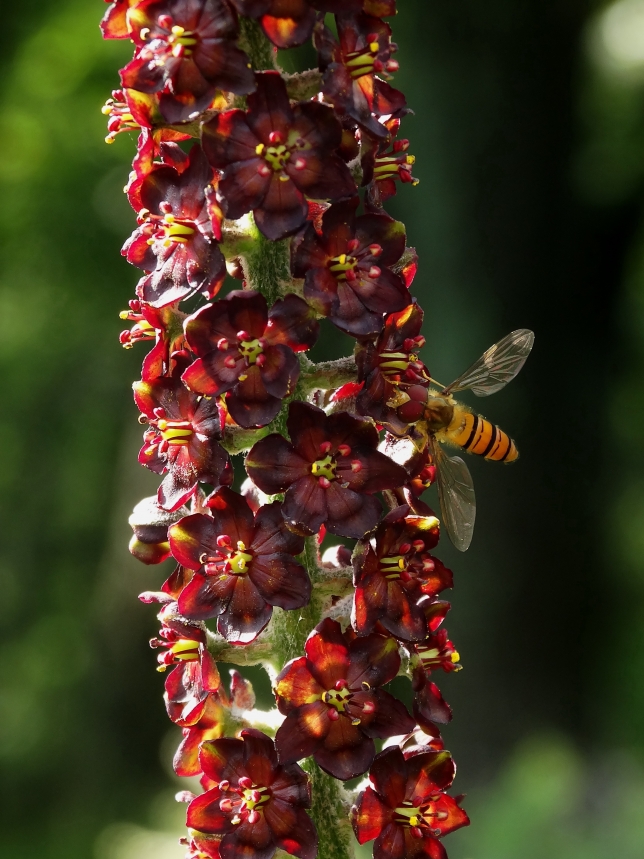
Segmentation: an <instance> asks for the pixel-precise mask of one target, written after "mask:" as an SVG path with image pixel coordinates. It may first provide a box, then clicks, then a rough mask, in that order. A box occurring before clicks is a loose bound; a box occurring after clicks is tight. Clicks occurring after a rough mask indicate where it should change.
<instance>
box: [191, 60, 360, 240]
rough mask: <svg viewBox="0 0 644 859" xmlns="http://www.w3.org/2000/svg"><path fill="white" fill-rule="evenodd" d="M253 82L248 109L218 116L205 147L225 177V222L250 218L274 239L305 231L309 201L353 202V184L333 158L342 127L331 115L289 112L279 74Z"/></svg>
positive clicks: (304, 105) (318, 108)
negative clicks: (255, 88) (243, 217)
mask: <svg viewBox="0 0 644 859" xmlns="http://www.w3.org/2000/svg"><path fill="white" fill-rule="evenodd" d="M256 77H257V91H256V92H255V93H253V94H252V95H250V96H249V97H248V110H247V111H246V112H244V111H241V110H231V111H227V112H225V113H220V114H217V115H215V116H214V117H213V118H212V119H210V120H209V121H208V122H205V123H204V125H203V135H202V142H203V147H204V151H205V153H206V155H207V156H208V158H209V160H210V163H211V164H212V165H213V167H216V168H217V169H218V170H222V171H223V175H222V179H221V181H220V183H219V194H220V196H221V198H222V205H223V209H224V211H225V213H226V216H227V217H228V218H232V219H233V220H234V219H236V218H240V217H241V216H242V215H244V214H246V212H249V211H252V212H253V214H254V217H255V222H256V224H257V226H258V227H259V229H260V230H261V231H262V233H263V234H264V235H265V236H266V237H267V238H269V239H272V240H277V239H281V238H284V236H287V235H290V234H291V233H293V232H295V230H297V229H298V228H299V227H301V226H302V224H304V222H305V221H306V218H307V215H308V211H309V208H308V204H307V199H311V198H312V199H317V200H339V199H343V198H345V197H350V196H351V195H352V194H354V193H355V182H354V181H353V179H352V177H351V173H350V171H349V168H348V167H347V165H346V164H345V163H344V161H342V159H341V158H340V157H339V156H338V155H337V154H336V150H337V149H338V147H339V146H340V143H341V140H342V128H341V126H340V123H339V122H338V120H337V119H336V118H335V116H334V114H333V110H332V109H331V108H330V107H327V106H326V105H323V104H320V103H319V102H316V101H304V102H298V103H297V104H295V105H293V107H291V105H290V102H289V99H288V95H287V92H286V85H285V83H284V81H283V80H282V78H281V77H280V75H279V74H278V73H277V72H263V73H262V74H258V75H257V76H256Z"/></svg>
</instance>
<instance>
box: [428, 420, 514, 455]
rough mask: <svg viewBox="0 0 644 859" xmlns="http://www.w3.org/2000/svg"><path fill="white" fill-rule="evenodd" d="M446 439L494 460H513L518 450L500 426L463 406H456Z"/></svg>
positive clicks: (469, 451) (470, 451)
mask: <svg viewBox="0 0 644 859" xmlns="http://www.w3.org/2000/svg"><path fill="white" fill-rule="evenodd" d="M445 438H446V440H448V441H450V442H452V444H456V445H458V446H459V447H462V448H463V450H466V451H468V453H475V454H477V455H478V456H483V457H484V458H485V459H490V460H493V461H494V462H514V461H515V460H516V459H518V458H519V451H518V450H517V448H516V445H515V443H514V442H513V441H512V439H511V438H510V436H509V435H508V434H507V433H506V432H504V431H503V430H502V429H501V428H500V427H498V426H495V424H493V423H491V422H490V421H488V420H486V419H485V418H483V417H481V416H480V415H476V414H473V413H472V412H469V411H466V410H465V409H463V408H457V413H456V414H455V415H454V420H453V421H452V423H451V425H450V427H449V428H448V429H447V430H446V432H445Z"/></svg>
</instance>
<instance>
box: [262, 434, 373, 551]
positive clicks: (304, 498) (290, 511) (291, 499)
mask: <svg viewBox="0 0 644 859" xmlns="http://www.w3.org/2000/svg"><path fill="white" fill-rule="evenodd" d="M260 444H261V442H260ZM260 489H261V487H260ZM327 492H328V490H326V489H323V487H322V486H320V483H319V481H318V479H317V477H314V476H313V475H312V474H310V473H309V474H307V475H306V477H302V478H300V480H296V481H295V482H294V483H293V484H291V486H289V488H288V489H287V491H286V495H285V496H284V503H283V504H282V515H283V516H284V519H285V521H286V522H287V524H288V526H289V527H290V528H293V529H294V530H296V531H297V532H298V533H300V532H301V533H307V534H316V533H317V532H318V531H319V530H320V525H322V524H323V523H324V522H326V520H327ZM359 497H360V496H359ZM362 533H364V532H362V531H361V532H360V534H362ZM347 536H349V535H347Z"/></svg>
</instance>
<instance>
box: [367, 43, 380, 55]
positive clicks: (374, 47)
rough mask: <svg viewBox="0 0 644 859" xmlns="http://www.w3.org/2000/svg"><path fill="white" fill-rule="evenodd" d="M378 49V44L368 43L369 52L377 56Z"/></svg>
mask: <svg viewBox="0 0 644 859" xmlns="http://www.w3.org/2000/svg"><path fill="white" fill-rule="evenodd" d="M379 49H380V45H379V44H378V42H369V50H370V51H373V53H374V54H377V53H378V50H379Z"/></svg>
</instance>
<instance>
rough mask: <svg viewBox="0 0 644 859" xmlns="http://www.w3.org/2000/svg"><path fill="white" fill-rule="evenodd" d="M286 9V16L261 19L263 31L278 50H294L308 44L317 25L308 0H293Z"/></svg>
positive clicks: (271, 16)
mask: <svg viewBox="0 0 644 859" xmlns="http://www.w3.org/2000/svg"><path fill="white" fill-rule="evenodd" d="M289 6H290V7H292V9H293V11H291V9H290V8H289ZM286 8H287V10H288V12H287V13H286V14H284V13H282V14H281V15H280V14H277V15H264V16H263V17H262V18H261V19H260V23H261V25H262V30H263V31H264V32H265V33H266V35H267V36H268V38H269V39H270V40H271V42H272V43H273V44H274V45H275V46H276V47H278V48H293V47H296V46H297V45H301V44H302V43H303V42H306V40H307V39H308V38H309V36H310V35H311V32H312V30H313V25H314V23H315V11H314V10H313V9H311V7H310V6H309V5H308V4H307V2H306V0H291V2H290V3H289V4H288V5H287V7H286Z"/></svg>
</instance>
